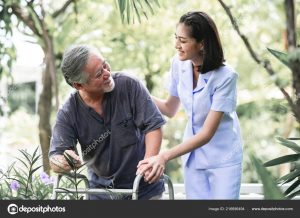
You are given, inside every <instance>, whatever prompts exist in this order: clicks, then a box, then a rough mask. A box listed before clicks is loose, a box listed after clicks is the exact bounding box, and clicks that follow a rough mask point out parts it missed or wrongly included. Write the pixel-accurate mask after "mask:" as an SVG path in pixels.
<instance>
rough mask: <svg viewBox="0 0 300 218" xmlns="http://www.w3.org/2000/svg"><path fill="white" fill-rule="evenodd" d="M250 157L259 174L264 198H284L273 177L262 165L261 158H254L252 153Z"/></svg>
mask: <svg viewBox="0 0 300 218" xmlns="http://www.w3.org/2000/svg"><path fill="white" fill-rule="evenodd" d="M250 159H251V161H252V163H253V165H254V167H255V168H256V172H257V174H258V175H259V177H260V179H261V180H262V183H263V190H264V198H265V199H273V200H276V199H277V200H278V199H284V198H285V197H284V195H283V193H282V191H281V190H280V188H279V187H278V186H277V184H276V182H275V179H274V178H273V177H272V175H271V174H270V172H269V171H268V170H267V169H266V168H265V167H264V166H263V164H262V162H261V160H259V159H258V158H256V157H255V156H254V155H250Z"/></svg>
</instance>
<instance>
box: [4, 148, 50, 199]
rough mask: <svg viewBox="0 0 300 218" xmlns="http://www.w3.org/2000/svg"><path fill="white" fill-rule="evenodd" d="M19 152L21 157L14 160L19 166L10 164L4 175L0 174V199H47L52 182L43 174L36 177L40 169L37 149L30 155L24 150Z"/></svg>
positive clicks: (39, 156)
mask: <svg viewBox="0 0 300 218" xmlns="http://www.w3.org/2000/svg"><path fill="white" fill-rule="evenodd" d="M19 151H20V153H21V155H22V156H21V158H19V157H16V160H17V162H18V163H19V164H20V165H21V166H19V167H15V164H12V165H11V166H10V167H9V168H8V170H7V171H6V172H5V173H4V172H0V190H1V192H0V199H23V200H43V199H49V198H50V195H51V193H52V183H53V182H54V180H53V178H50V177H49V176H48V175H47V174H45V173H44V172H42V173H41V174H40V175H37V172H38V170H39V169H40V168H41V167H42V166H41V165H39V161H40V158H41V155H40V154H38V147H37V148H36V149H35V150H34V152H33V154H32V155H31V154H29V153H28V152H27V151H26V150H19ZM39 177H40V178H39Z"/></svg>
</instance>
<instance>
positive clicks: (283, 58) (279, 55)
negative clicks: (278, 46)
mask: <svg viewBox="0 0 300 218" xmlns="http://www.w3.org/2000/svg"><path fill="white" fill-rule="evenodd" d="M267 49H268V51H269V52H271V54H272V55H274V56H275V57H276V58H277V59H278V60H279V61H281V63H283V64H284V65H285V66H287V67H288V68H290V62H289V59H288V57H287V54H286V53H283V52H280V51H276V50H273V49H270V48H267Z"/></svg>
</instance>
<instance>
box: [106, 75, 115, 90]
mask: <svg viewBox="0 0 300 218" xmlns="http://www.w3.org/2000/svg"><path fill="white" fill-rule="evenodd" d="M114 88H115V81H114V79H113V78H111V85H110V86H109V87H105V89H104V92H111V91H112V90H114Z"/></svg>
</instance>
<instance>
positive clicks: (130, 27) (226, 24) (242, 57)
mask: <svg viewBox="0 0 300 218" xmlns="http://www.w3.org/2000/svg"><path fill="white" fill-rule="evenodd" d="M0 2H1V3H0V11H1V13H0V15H1V20H0V28H1V29H0V45H1V47H0V55H1V58H0V63H1V67H0V72H1V73H0V85H1V86H0V168H1V169H2V170H5V169H6V168H7V167H8V166H9V165H10V164H11V163H12V162H13V161H14V157H15V156H16V155H17V150H18V149H27V150H28V152H29V153H30V152H32V151H33V150H34V149H35V148H36V147H37V146H40V145H42V146H41V147H42V153H43V154H46V153H47V146H48V145H49V142H48V141H49V139H50V138H49V137H50V136H51V126H52V125H53V123H54V121H55V117H56V112H57V109H58V107H59V106H60V105H62V104H63V102H64V99H65V98H66V97H67V96H68V95H69V94H70V93H71V92H72V91H74V90H73V89H72V88H71V87H70V86H68V85H67V84H66V82H65V81H64V79H63V77H62V74H61V72H60V69H59V65H60V62H61V58H62V54H63V51H64V49H65V48H67V47H68V46H69V45H71V44H90V45H94V46H97V47H98V48H99V49H100V51H101V52H102V53H103V56H104V57H106V59H107V60H108V61H109V63H110V65H111V67H112V70H113V71H119V70H122V71H127V72H128V73H130V74H133V75H135V76H137V77H138V78H140V79H141V80H142V81H143V83H144V84H145V85H146V86H147V88H148V89H149V91H150V92H151V93H152V94H153V95H155V96H158V97H166V96H167V92H166V86H167V83H168V82H169V81H168V80H167V74H168V70H169V67H170V60H171V58H172V56H173V55H174V54H175V53H176V51H175V49H174V32H175V26H176V23H177V22H178V20H179V17H180V16H181V15H182V14H184V13H185V12H187V11H191V10H201V11H205V12H207V13H208V14H210V15H211V16H212V18H213V19H214V21H215V22H216V24H217V27H218V29H219V33H220V37H221V41H222V43H223V47H224V52H225V58H226V61H227V62H228V63H229V64H230V65H232V67H233V68H235V69H236V71H237V72H238V73H239V80H238V106H237V113H238V116H239V119H240V124H241V129H242V133H243V139H244V160H243V177H242V180H243V181H242V182H247V183H249V182H251V183H254V182H257V181H258V178H257V175H256V173H255V170H254V169H253V167H252V164H251V161H250V160H249V156H248V155H249V153H251V152H254V151H255V154H256V155H257V156H258V157H259V158H260V159H261V160H263V161H267V160H270V159H273V158H275V157H278V156H280V155H283V154H288V153H289V150H287V148H285V147H282V146H280V145H279V144H278V142H277V141H276V140H275V136H281V137H284V138H287V137H299V123H298V122H296V119H295V117H294V116H293V114H292V112H291V110H290V107H289V105H288V103H287V101H286V99H285V98H284V96H283V94H282V93H281V91H280V90H279V88H278V85H279V86H280V87H283V88H285V90H286V91H287V92H288V93H289V94H290V95H292V94H293V89H292V74H291V72H290V71H289V69H288V68H287V67H286V66H284V65H282V64H281V63H280V62H279V61H277V60H276V59H275V58H274V57H273V56H272V55H271V54H270V53H269V52H268V51H267V48H272V49H275V50H279V51H282V52H287V50H288V45H287V41H288V39H287V33H286V17H285V16H286V15H285V8H284V2H285V1H284V0H251V1H250V0H229V1H226V3H227V4H228V6H230V9H231V12H232V14H233V15H234V16H235V18H236V21H237V24H238V25H239V28H240V30H241V32H242V33H243V34H244V35H245V37H247V38H248V40H249V42H250V44H251V46H252V47H253V48H254V50H255V52H256V53H257V54H258V55H259V57H260V58H261V59H268V60H270V62H271V63H272V67H273V70H274V71H275V72H276V74H275V75H273V76H270V75H269V74H268V73H267V72H266V70H265V69H264V67H263V66H262V65H259V64H257V63H256V62H255V61H254V59H253V58H252V57H251V56H250V54H249V52H248V50H247V48H246V47H245V45H244V43H243V41H242V40H241V38H240V37H239V35H238V34H237V33H236V31H235V30H234V29H233V27H232V24H231V22H230V20H229V17H228V15H227V14H226V12H225V10H224V9H223V7H222V6H221V5H220V3H219V2H218V1H199V0H184V1H183V0H172V1H158V2H159V5H160V6H159V7H158V6H156V7H154V8H153V10H154V14H151V13H150V14H148V15H147V17H148V19H146V18H145V16H142V15H141V22H139V21H138V18H137V17H136V18H135V21H134V22H132V20H130V21H131V22H130V23H129V24H127V23H126V22H124V23H122V20H121V17H120V12H119V11H118V8H117V5H116V4H117V3H116V1H113V0H101V1H100V0H93V1H92V0H77V1H54V0H44V1H29V0H28V1H25V0H19V1H9V0H7V1H3V0H1V1H0ZM12 2H15V5H13V7H11V9H10V10H7V11H6V13H4V11H5V8H6V7H8V6H7V5H9V4H11V3H12ZM294 2H295V5H296V6H297V7H296V8H295V10H296V12H295V14H296V17H295V20H296V23H298V24H300V22H299V20H300V16H299V10H300V7H299V6H300V1H299V0H295V1H294ZM67 3H68V4H67ZM41 4H42V6H43V7H41ZM64 6H66V7H64ZM39 17H43V19H42V20H40V19H39ZM26 22H27V23H26ZM299 35H300V28H299V25H298V26H297V28H296V36H297V38H299ZM185 124H186V117H185V114H184V112H183V111H182V109H181V111H180V112H179V113H178V114H177V115H176V117H175V118H173V119H172V120H167V124H166V125H165V127H164V140H163V146H162V149H166V148H169V147H172V146H174V145H177V144H178V143H180V142H181V139H182V135H183V130H184V127H185ZM46 156H47V155H44V158H43V164H44V170H45V171H46V172H47V171H48V172H49V166H48V164H47V157H46ZM166 170H167V172H166V173H167V174H168V175H169V176H170V177H171V178H172V180H173V182H183V180H182V171H181V161H180V158H177V159H175V160H173V161H171V162H170V163H169V164H168V166H167V169H166ZM270 170H271V171H272V174H273V175H274V176H275V177H278V176H281V175H284V174H285V173H287V172H288V171H289V165H288V164H285V165H283V166H280V167H276V168H272V169H270Z"/></svg>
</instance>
